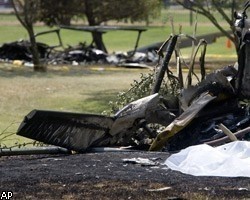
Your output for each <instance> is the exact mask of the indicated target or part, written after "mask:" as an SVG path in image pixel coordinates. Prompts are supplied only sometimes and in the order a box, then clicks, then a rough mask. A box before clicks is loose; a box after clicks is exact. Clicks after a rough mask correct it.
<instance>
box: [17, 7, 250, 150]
mask: <svg viewBox="0 0 250 200" xmlns="http://www.w3.org/2000/svg"><path fill="white" fill-rule="evenodd" d="M249 5H250V4H248V5H247V6H246V9H247V8H248V7H249ZM235 17H236V26H237V31H238V36H239V41H240V44H239V47H240V48H239V49H240V50H239V56H238V62H237V63H238V64H237V65H234V66H227V67H224V68H223V69H221V70H217V71H215V72H213V73H210V74H208V75H205V74H204V70H205V69H201V76H202V81H200V82H199V83H198V84H196V85H192V84H191V82H192V81H191V80H189V86H188V87H187V88H183V89H182V90H181V92H180V94H179V96H178V98H177V99H178V100H177V101H178V102H177V103H176V102H171V100H169V99H164V96H161V95H159V90H160V86H161V84H162V81H163V78H164V76H165V75H166V76H167V78H168V79H169V80H175V81H176V80H178V81H179V82H180V77H176V76H174V75H173V73H172V72H171V71H170V69H169V67H168V64H169V61H170V58H171V55H172V53H173V51H174V49H175V47H176V43H177V41H178V38H179V37H180V36H179V35H173V36H171V37H170V38H169V39H168V40H167V41H166V42H165V43H164V45H166V48H163V46H164V45H162V47H161V48H160V49H159V51H158V54H159V55H162V54H163V52H162V51H163V49H166V50H165V56H164V58H163V62H162V64H161V66H160V68H159V69H158V70H157V73H156V74H157V76H156V79H155V82H154V85H153V87H152V91H151V95H149V96H147V97H144V98H142V99H139V100H136V101H134V102H131V103H129V104H128V105H127V106H125V107H124V108H122V109H121V110H119V111H118V112H117V113H115V114H114V115H113V116H105V115H94V114H84V113H69V112H57V111H45V110H33V111H31V112H30V113H29V114H28V115H27V116H26V117H25V118H24V120H23V122H22V123H21V124H20V127H19V129H18V131H17V135H20V136H24V137H27V138H30V139H34V140H36V141H40V142H44V143H46V144H51V145H55V146H59V147H63V148H66V149H68V150H74V151H77V152H86V151H89V150H91V149H92V148H94V147H121V146H130V147H131V148H132V149H144V150H150V151H161V150H168V151H176V150H180V149H183V148H185V147H188V146H191V145H196V144H202V143H206V144H209V145H212V146H217V145H221V144H224V143H227V142H229V141H232V140H249V139H250V114H249V111H250V110H249V98H250V60H249V59H250V55H249V52H250V42H249V40H248V38H249V35H250V32H249V29H248V27H249V26H250V22H249V21H248V19H247V17H246V16H245V11H244V12H243V14H238V15H236V16H235ZM203 43H204V41H203ZM191 73H192V69H190V74H191ZM173 99H175V100H176V97H175V98H173ZM175 100H174V101H175ZM152 124H156V125H160V127H161V128H162V127H163V128H162V129H161V130H160V131H159V130H158V132H157V131H155V130H154V129H153V128H152V126H151V125H152Z"/></svg>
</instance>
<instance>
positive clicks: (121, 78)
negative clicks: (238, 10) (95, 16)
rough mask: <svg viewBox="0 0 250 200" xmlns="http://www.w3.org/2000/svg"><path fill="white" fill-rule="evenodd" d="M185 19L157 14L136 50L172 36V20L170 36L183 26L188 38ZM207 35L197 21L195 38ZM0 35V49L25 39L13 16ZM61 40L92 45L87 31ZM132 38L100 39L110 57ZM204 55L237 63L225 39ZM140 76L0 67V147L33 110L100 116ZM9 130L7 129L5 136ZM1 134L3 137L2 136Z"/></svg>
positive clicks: (0, 25)
mask: <svg viewBox="0 0 250 200" xmlns="http://www.w3.org/2000/svg"><path fill="white" fill-rule="evenodd" d="M188 16H189V12H188V11H183V10H182V11H179V10H162V15H161V16H160V17H159V18H158V19H154V21H152V23H150V26H149V27H148V30H147V31H146V32H144V33H143V34H142V37H141V40H140V44H139V46H144V45H148V44H151V43H154V42H159V41H164V40H165V39H166V38H168V37H169V35H170V34H171V32H172V28H171V24H170V19H171V18H173V20H174V26H175V29H176V30H175V31H177V32H178V28H179V26H182V32H183V33H187V34H192V32H193V27H192V26H190V25H189V20H188ZM217 17H219V16H217ZM221 23H223V21H222V22H221ZM109 24H114V22H110V23H109ZM119 25H124V24H119ZM135 25H140V26H144V25H145V24H143V23H139V24H135ZM48 29H49V28H48V27H46V26H43V25H41V24H37V25H36V26H35V31H36V32H41V31H45V30H48ZM212 32H218V31H217V30H216V28H214V27H213V26H211V24H210V23H209V21H208V20H206V19H205V18H204V17H202V16H198V29H197V35H201V34H206V33H212ZM0 33H1V35H2V37H0V44H3V43H6V42H12V41H16V40H19V39H27V38H28V36H27V33H26V31H25V30H24V29H23V28H22V27H21V25H20V24H19V23H18V21H17V20H16V18H15V16H13V15H6V14H0ZM61 35H62V39H63V43H64V46H65V47H66V46H67V45H76V44H78V43H79V42H86V43H90V42H91V35H90V34H89V33H86V32H78V31H70V30H61ZM136 37H137V33H135V32H130V31H113V32H108V33H106V34H104V41H105V44H106V46H107V48H108V50H109V52H113V51H128V50H131V49H133V46H134V43H135V40H136ZM38 41H41V42H45V43H47V44H50V45H55V44H57V42H58V40H57V38H56V37H55V34H54V35H53V34H51V35H47V36H42V37H39V38H38ZM222 52H223V53H222ZM190 53H191V51H190V48H186V49H183V50H182V54H183V55H187V56H189V55H190ZM207 56H208V57H209V59H231V60H234V59H235V58H236V57H235V52H234V49H233V48H231V49H229V48H226V38H220V39H218V40H217V41H216V43H214V44H212V45H209V46H208V51H207ZM103 69H105V70H103ZM142 72H143V70H125V69H119V70H117V68H109V69H108V68H107V67H105V68H103V67H102V66H97V68H96V69H93V68H92V69H90V68H86V67H74V68H72V67H69V66H64V67H58V68H56V67H53V69H51V68H49V72H48V73H46V74H36V73H33V72H32V70H31V69H27V68H24V67H18V66H13V65H10V64H4V63H0V85H1V87H0V94H1V95H0V103H1V104H0V144H1V143H2V142H1V139H2V138H3V137H4V136H5V135H6V134H8V132H9V133H14V132H15V131H16V130H17V127H18V125H19V124H20V122H21V121H22V119H23V117H24V116H25V115H26V114H27V113H28V112H30V111H31V110H32V109H48V110H61V111H73V112H89V113H101V112H102V111H104V110H107V109H109V105H108V102H109V101H110V100H113V99H114V98H115V96H116V94H117V93H118V92H119V91H122V90H127V89H128V88H129V86H130V84H131V83H132V82H133V80H134V79H138V78H139V77H140V73H142ZM8 126H10V127H9V128H8V130H7V131H5V129H6V128H7V127H8ZM2 132H4V134H1V133H2ZM13 138H15V139H17V138H16V136H13V137H11V138H10V139H11V140H8V141H6V140H5V144H7V145H8V146H10V145H13V143H14V142H15V141H16V140H12V139H13ZM18 139H20V138H18ZM21 141H22V139H21ZM2 144H3V143H2Z"/></svg>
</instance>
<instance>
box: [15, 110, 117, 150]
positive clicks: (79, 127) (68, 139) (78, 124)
mask: <svg viewBox="0 0 250 200" xmlns="http://www.w3.org/2000/svg"><path fill="white" fill-rule="evenodd" d="M112 124H113V118H112V117H107V116H103V115H93V114H81V113H70V112H57V111H45V110H33V111H31V112H30V113H29V114H28V115H27V116H26V117H25V118H24V120H23V122H22V123H21V124H20V126H19V129H18V131H17V135H21V136H24V137H27V138H30V139H34V140H37V141H40V142H44V143H47V144H52V145H56V146H60V147H64V148H67V149H69V150H75V151H85V150H86V149H87V148H88V147H90V146H91V145H94V146H102V145H107V144H108V143H109V130H110V128H111V126H112Z"/></svg>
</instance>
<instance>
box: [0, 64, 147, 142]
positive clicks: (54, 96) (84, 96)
mask: <svg viewBox="0 0 250 200" xmlns="http://www.w3.org/2000/svg"><path fill="white" fill-rule="evenodd" d="M97 69H98V68H97ZM100 69H101V68H100ZM142 72H145V71H144V70H126V69H120V70H117V68H106V70H104V71H103V70H96V68H95V69H91V68H89V67H88V68H86V67H85V68H82V67H68V68H66V67H53V68H51V67H50V69H49V72H48V73H46V74H35V73H33V72H32V71H31V70H29V69H27V68H25V67H20V68H17V67H15V66H12V65H7V66H6V65H5V66H2V64H1V66H0V85H1V87H0V94H1V95H0V102H1V104H0V144H1V138H2V137H3V134H1V133H2V132H3V131H4V130H5V129H6V127H8V126H9V125H11V127H10V128H9V129H8V130H7V131H8V132H11V133H14V132H16V130H17V128H18V125H19V124H20V122H21V121H22V120H23V118H24V116H25V115H27V114H28V113H29V112H30V111H31V110H33V109H43V110H58V111H70V112H81V113H99V114H100V113H102V112H103V111H105V110H110V106H109V101H111V100H114V99H115V97H116V95H117V94H118V92H119V91H123V90H128V89H129V87H130V84H131V83H132V82H133V80H135V79H139V77H140V73H142ZM13 138H15V139H20V138H19V137H18V138H17V137H16V136H13ZM15 141H16V140H11V141H8V142H7V144H8V145H13V142H15ZM21 141H22V139H21Z"/></svg>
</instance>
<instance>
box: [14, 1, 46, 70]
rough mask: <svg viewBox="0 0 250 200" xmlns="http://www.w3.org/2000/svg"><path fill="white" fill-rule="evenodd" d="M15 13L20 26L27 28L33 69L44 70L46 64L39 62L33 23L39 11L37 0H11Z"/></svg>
mask: <svg viewBox="0 0 250 200" xmlns="http://www.w3.org/2000/svg"><path fill="white" fill-rule="evenodd" d="M11 2H12V5H13V8H14V11H15V14H16V17H17V19H18V20H19V22H20V23H21V24H22V26H23V27H24V28H25V29H26V30H27V32H28V35H29V40H30V44H31V46H30V51H31V55H32V61H33V64H34V71H40V72H45V71H46V66H45V65H43V64H42V63H41V62H40V58H39V52H38V48H37V43H36V38H35V33H34V28H33V25H34V23H35V22H36V21H37V19H38V16H39V11H40V1H39V0H11Z"/></svg>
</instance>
